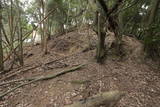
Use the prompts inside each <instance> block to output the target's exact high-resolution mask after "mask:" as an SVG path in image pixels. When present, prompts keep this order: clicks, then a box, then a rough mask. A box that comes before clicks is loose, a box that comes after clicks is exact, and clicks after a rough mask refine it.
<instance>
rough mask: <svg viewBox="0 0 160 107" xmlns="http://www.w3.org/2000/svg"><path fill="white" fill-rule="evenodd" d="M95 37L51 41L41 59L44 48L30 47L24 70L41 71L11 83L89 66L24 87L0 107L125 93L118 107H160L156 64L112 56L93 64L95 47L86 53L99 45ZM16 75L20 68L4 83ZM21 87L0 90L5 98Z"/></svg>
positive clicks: (46, 106) (54, 104)
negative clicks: (13, 89) (8, 92)
mask: <svg viewBox="0 0 160 107" xmlns="http://www.w3.org/2000/svg"><path fill="white" fill-rule="evenodd" d="M88 38H90V40H88ZM95 38H96V35H95V34H94V32H92V31H90V33H89V35H88V30H83V31H81V32H80V33H78V32H77V31H74V32H70V33H68V34H66V35H62V36H60V37H57V38H54V39H52V40H50V41H49V43H48V47H49V48H48V49H49V50H48V51H49V53H48V54H47V55H42V54H41V53H42V52H41V48H40V45H38V46H34V47H27V48H26V50H25V66H24V67H23V68H21V70H22V69H27V68H29V67H32V66H35V65H40V66H39V67H37V68H35V69H31V70H28V71H26V72H23V73H19V74H18V75H16V76H14V77H12V78H10V79H8V80H6V81H9V80H15V79H20V78H30V77H35V76H42V75H43V76H45V75H48V74H55V73H57V72H60V71H61V70H64V69H67V68H71V67H74V66H76V65H79V64H84V63H85V64H86V66H84V67H83V68H82V69H80V70H77V71H75V72H72V73H68V74H65V75H63V76H61V77H58V78H55V79H51V80H46V81H39V82H36V83H34V84H30V85H27V86H24V87H22V88H19V89H17V90H16V91H14V92H12V93H10V94H9V95H7V96H5V97H4V98H3V99H2V100H0V107H63V106H64V105H69V104H72V103H73V102H74V101H77V100H80V99H84V98H87V97H90V96H92V95H95V94H97V93H100V92H104V91H110V90H120V91H125V92H126V95H125V96H124V97H123V98H122V99H121V101H120V102H119V103H118V104H117V107H160V70H158V69H155V67H154V66H155V65H154V62H150V63H149V64H146V62H144V61H137V60H136V58H135V57H134V58H124V59H123V60H120V59H119V57H117V56H115V55H114V54H112V53H109V54H108V55H107V58H106V61H105V62H104V64H102V65H101V64H97V63H96V60H95V59H94V56H95V49H94V48H92V50H88V51H83V50H86V49H87V48H88V47H89V46H91V45H90V44H93V43H95V41H96V40H95ZM136 42H137V41H136ZM93 46H94V45H93ZM132 46H133V45H132ZM128 48H130V47H128ZM132 52H134V51H132ZM66 56H68V57H66ZM55 59H60V60H57V61H55V62H53V63H51V64H48V65H47V66H44V64H45V63H47V62H49V61H53V60H55ZM151 63H152V65H151ZM153 65H154V66H153ZM13 72H17V69H13V71H11V72H10V73H7V74H5V75H2V76H1V77H0V78H3V77H5V76H6V75H9V74H11V73H13ZM1 82H2V81H1ZM21 83H23V82H19V83H15V84H10V85H6V86H0V93H3V92H5V91H7V90H9V89H11V88H13V87H15V86H17V85H18V84H21Z"/></svg>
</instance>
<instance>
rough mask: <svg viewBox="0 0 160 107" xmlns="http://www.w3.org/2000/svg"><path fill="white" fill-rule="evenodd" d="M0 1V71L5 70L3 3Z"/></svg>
mask: <svg viewBox="0 0 160 107" xmlns="http://www.w3.org/2000/svg"><path fill="white" fill-rule="evenodd" d="M1 4H2V3H1V1H0V71H3V47H2V28H1V27H2V5H1Z"/></svg>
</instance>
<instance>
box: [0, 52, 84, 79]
mask: <svg viewBox="0 0 160 107" xmlns="http://www.w3.org/2000/svg"><path fill="white" fill-rule="evenodd" d="M80 53H82V52H79V53H76V54H71V55H68V56H65V57H62V58H59V59H55V60H53V61H49V62H46V63H45V64H44V66H47V65H50V64H53V63H54V62H57V61H60V60H63V59H66V58H69V57H71V56H74V55H78V54H80ZM40 66H41V64H39V65H36V66H33V67H30V68H28V69H25V70H19V71H17V72H14V73H12V74H10V75H8V76H5V77H4V78H2V79H0V81H4V80H6V79H8V78H10V77H13V76H15V75H17V74H19V73H21V72H26V71H29V70H33V69H36V68H38V67H40Z"/></svg>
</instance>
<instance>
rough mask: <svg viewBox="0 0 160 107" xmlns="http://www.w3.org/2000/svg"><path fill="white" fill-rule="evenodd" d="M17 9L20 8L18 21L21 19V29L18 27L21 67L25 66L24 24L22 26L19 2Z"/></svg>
mask: <svg viewBox="0 0 160 107" xmlns="http://www.w3.org/2000/svg"><path fill="white" fill-rule="evenodd" d="M17 7H18V19H19V23H18V24H19V27H18V34H19V35H18V38H19V62H20V65H21V66H23V65H24V61H23V37H22V24H21V21H22V20H21V12H20V7H19V2H18V1H17Z"/></svg>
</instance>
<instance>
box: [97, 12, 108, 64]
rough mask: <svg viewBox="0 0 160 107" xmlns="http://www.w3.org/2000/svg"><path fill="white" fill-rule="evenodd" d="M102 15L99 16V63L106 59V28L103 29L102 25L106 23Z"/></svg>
mask: <svg viewBox="0 0 160 107" xmlns="http://www.w3.org/2000/svg"><path fill="white" fill-rule="evenodd" d="M102 17H103V16H101V13H99V14H98V44H97V53H96V58H97V62H99V63H102V61H103V58H104V57H105V35H106V33H105V31H103V29H104V28H102V24H103V23H105V22H102V21H103V20H102Z"/></svg>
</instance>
